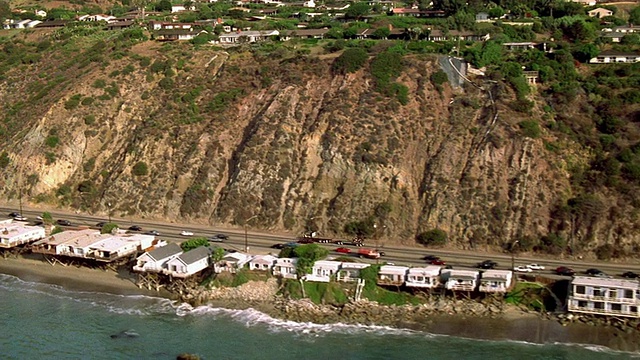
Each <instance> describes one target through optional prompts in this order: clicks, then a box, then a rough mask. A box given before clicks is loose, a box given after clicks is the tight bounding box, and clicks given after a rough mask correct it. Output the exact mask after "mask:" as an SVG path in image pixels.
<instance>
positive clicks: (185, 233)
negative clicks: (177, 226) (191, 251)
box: [180, 230, 193, 236]
mask: <svg viewBox="0 0 640 360" xmlns="http://www.w3.org/2000/svg"><path fill="white" fill-rule="evenodd" d="M180 235H182V236H193V233H192V232H191V231H187V230H182V232H181V233H180Z"/></svg>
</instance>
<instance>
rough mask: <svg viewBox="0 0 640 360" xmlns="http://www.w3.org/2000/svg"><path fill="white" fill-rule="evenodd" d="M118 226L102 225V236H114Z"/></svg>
mask: <svg viewBox="0 0 640 360" xmlns="http://www.w3.org/2000/svg"><path fill="white" fill-rule="evenodd" d="M117 229H118V224H115V223H106V224H104V225H102V229H100V234H113V233H114V231H117Z"/></svg>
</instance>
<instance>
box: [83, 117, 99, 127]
mask: <svg viewBox="0 0 640 360" xmlns="http://www.w3.org/2000/svg"><path fill="white" fill-rule="evenodd" d="M84 123H85V125H89V126H90V125H93V124H95V123H96V116H95V115H85V117H84Z"/></svg>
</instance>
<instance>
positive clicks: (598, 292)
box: [568, 276, 640, 318]
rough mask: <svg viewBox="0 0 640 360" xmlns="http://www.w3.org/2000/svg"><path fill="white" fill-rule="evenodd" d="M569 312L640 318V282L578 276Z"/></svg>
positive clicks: (574, 279) (570, 299)
mask: <svg viewBox="0 0 640 360" xmlns="http://www.w3.org/2000/svg"><path fill="white" fill-rule="evenodd" d="M568 308H569V312H580V313H587V314H597V315H609V316H624V317H633V318H640V281H639V280H637V279H634V280H629V279H609V278H599V277H591V276H575V277H574V278H573V279H572V280H571V293H570V295H569V301H568Z"/></svg>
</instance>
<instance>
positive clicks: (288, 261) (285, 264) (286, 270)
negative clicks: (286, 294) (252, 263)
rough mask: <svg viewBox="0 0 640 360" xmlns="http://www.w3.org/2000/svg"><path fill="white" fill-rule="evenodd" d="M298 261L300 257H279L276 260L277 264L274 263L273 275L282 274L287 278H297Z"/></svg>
mask: <svg viewBox="0 0 640 360" xmlns="http://www.w3.org/2000/svg"><path fill="white" fill-rule="evenodd" d="M297 263H298V259H296V258H279V259H277V260H276V264H275V265H273V271H272V272H273V275H274V276H281V277H283V278H285V279H297V278H298V273H297V271H296V264H297Z"/></svg>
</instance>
